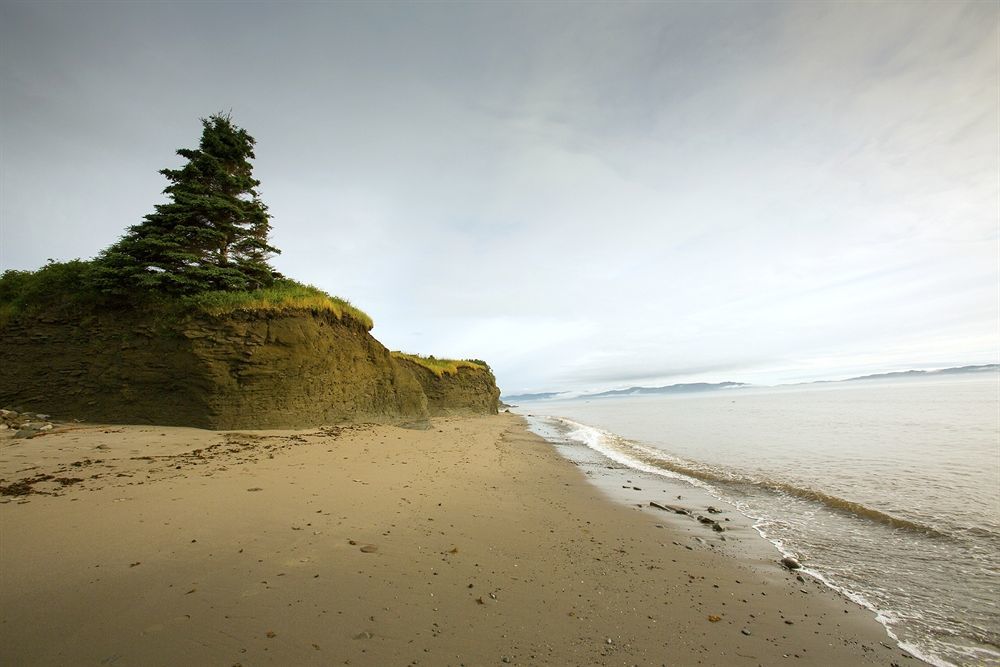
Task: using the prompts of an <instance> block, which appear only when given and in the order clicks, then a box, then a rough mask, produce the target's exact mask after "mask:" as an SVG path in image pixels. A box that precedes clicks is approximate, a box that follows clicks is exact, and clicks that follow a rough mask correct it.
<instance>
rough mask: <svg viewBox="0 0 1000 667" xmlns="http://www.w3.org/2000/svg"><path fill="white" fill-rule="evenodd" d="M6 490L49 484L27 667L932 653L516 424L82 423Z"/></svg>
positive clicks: (24, 657)
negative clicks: (613, 494)
mask: <svg viewBox="0 0 1000 667" xmlns="http://www.w3.org/2000/svg"><path fill="white" fill-rule="evenodd" d="M0 479H2V480H3V481H2V482H0V485H3V486H5V487H10V485H11V484H12V483H16V482H18V481H21V480H27V481H26V483H25V484H24V485H22V486H21V487H20V489H21V490H24V489H25V487H30V488H31V489H32V490H33V491H34V492H33V493H30V494H28V495H5V496H0V502H2V503H3V504H0V531H2V532H0V663H2V664H5V665H66V664H74V665H118V666H121V665H178V664H185V665H227V666H228V665H242V666H244V667H250V666H251V665H293V664H295V665H339V664H350V665H414V664H419V665H463V664H464V665H485V664H498V665H499V664H515V665H517V664H520V665H539V664H551V665H697V664H702V665H780V664H789V665H792V664H794V665H869V664H872V665H886V666H888V665H891V664H893V663H896V664H898V665H916V664H922V663H919V661H917V660H916V659H913V658H911V657H909V656H907V655H906V654H904V653H903V652H901V651H900V650H899V649H898V648H895V647H894V646H892V645H891V644H892V643H891V641H890V640H889V638H888V637H887V636H886V634H885V631H884V630H883V628H882V627H881V626H880V625H878V624H877V623H876V621H875V620H874V617H873V615H872V614H871V613H870V612H868V611H866V610H864V609H862V608H860V607H858V606H857V605H855V604H854V603H852V602H850V601H848V600H846V599H844V598H842V597H839V596H837V595H836V594H835V593H833V592H832V591H829V590H827V589H825V588H823V587H822V586H820V585H819V584H817V583H815V582H811V581H810V580H808V579H806V580H805V581H798V580H797V579H796V575H795V574H794V573H790V572H788V571H786V570H784V569H783V568H781V567H780V566H779V565H778V564H777V558H776V554H775V558H774V559H773V560H767V559H756V560H755V559H753V558H738V557H735V556H734V555H733V553H732V551H733V549H732V545H733V544H735V543H739V541H740V539H738V538H739V533H740V531H739V530H738V529H737V528H736V527H735V526H734V530H733V531H732V534H731V536H730V538H731V539H730V540H729V541H728V542H726V543H725V546H726V548H725V549H723V548H717V547H718V544H720V543H718V542H714V541H713V540H717V539H718V537H719V535H717V534H715V533H714V531H711V530H710V529H708V528H706V527H704V526H692V527H690V528H685V529H682V528H679V527H678V526H677V525H676V524H675V523H670V522H667V521H665V515H666V513H663V512H662V511H661V510H656V509H655V508H649V507H648V500H657V501H661V500H662V498H654V497H650V498H648V499H646V498H645V497H644V496H643V495H642V494H643V492H644V491H642V490H641V489H640V490H635V489H630V490H629V491H630V492H634V493H635V494H636V495H635V503H634V505H633V506H632V507H631V508H630V507H628V506H625V505H622V504H620V503H615V502H613V501H611V500H610V499H609V498H608V496H607V495H606V494H605V493H604V492H603V491H602V490H601V489H600V488H598V486H597V485H594V484H591V483H590V482H589V481H588V479H587V475H585V474H584V472H582V471H581V469H580V467H578V466H576V465H574V464H573V463H570V462H568V461H567V460H565V459H563V458H561V457H560V456H559V455H558V453H557V452H556V450H555V449H554V448H553V447H552V446H551V445H550V444H549V443H547V442H546V441H544V440H542V439H540V438H538V437H537V436H535V435H533V434H531V433H529V432H527V431H526V430H525V428H524V422H523V420H522V419H521V418H520V417H518V416H515V415H509V414H505V415H500V416H496V417H482V418H463V419H441V420H435V421H434V423H433V427H432V428H431V429H429V430H426V431H420V430H406V429H401V428H396V427H389V426H361V427H349V428H343V429H339V428H329V429H307V430H303V431H296V432H291V431H268V432H262V431H258V432H252V433H217V432H210V431H201V430H197V429H181V428H160V427H148V426H145V427H143V426H128V427H121V426H116V427H95V426H82V425H80V426H75V427H69V428H62V429H57V430H56V431H55V432H52V433H50V434H47V435H44V436H40V437H36V438H32V439H30V440H13V439H10V438H3V439H0ZM31 480H37V481H34V482H32V481H31ZM72 480H81V481H72ZM16 488H17V487H15V489H16ZM50 494H51V495H50ZM636 505H643V508H642V509H640V508H639V507H637V506H636ZM702 529H704V530H705V531H706V532H705V533H704V534H702V533H698V532H697V531H698V530H702ZM727 549H728V551H727Z"/></svg>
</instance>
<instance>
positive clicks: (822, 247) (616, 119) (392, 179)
mask: <svg viewBox="0 0 1000 667" xmlns="http://www.w3.org/2000/svg"><path fill="white" fill-rule="evenodd" d="M998 23H1000V22H998V10H997V8H996V6H995V5H993V4H990V3H967V4H965V3H941V4H934V3H921V4H902V3H897V4H865V5H842V4H841V5H837V4H827V5H823V4H816V3H804V4H798V5H796V4H792V3H788V4H780V3H762V4H753V3H743V4H731V3H728V4H727V3H709V4H704V3H701V4H698V3H670V4H639V3H635V4H628V5H622V4H620V3H613V4H612V3H608V4H597V3H585V4H579V5H565V4H555V3H552V4H537V5H523V4H520V5H507V4H500V3H497V4H472V3H470V4H465V5H455V4H426V3H421V4H414V5H401V4H375V3H371V4H311V5H294V6H288V5H278V4H264V3H256V4H247V5H238V6H236V5H230V4H204V5H194V4H183V3H182V4H166V3H163V4H152V3H143V4H129V5H126V4H121V3H86V4H83V3H80V4H55V3H48V4H39V3H10V2H8V3H4V4H2V5H0V92H2V95H0V114H2V135H0V150H2V154H0V160H2V165H0V166H2V174H0V185H2V193H3V196H2V198H0V267H2V268H34V267H37V266H38V265H40V264H41V263H43V262H44V261H45V259H46V258H48V257H53V258H56V259H68V258H71V257H75V256H90V255H93V254H94V253H96V252H98V251H99V250H100V249H101V248H102V247H104V246H106V245H107V244H109V243H111V242H112V241H114V240H115V238H117V236H118V235H119V234H120V233H121V232H122V230H124V228H125V227H127V226H128V225H130V224H134V223H135V222H137V221H138V220H139V219H141V217H142V216H143V215H144V214H146V213H148V212H149V211H150V210H152V206H153V204H154V203H156V202H157V201H159V198H160V194H159V193H160V190H161V189H162V186H163V182H162V179H161V177H160V176H159V175H158V174H157V173H156V172H157V170H158V169H160V168H162V167H164V166H168V165H171V164H175V163H176V158H175V157H174V156H173V151H174V150H175V149H176V148H178V147H181V146H188V145H191V144H193V143H194V142H195V141H196V139H197V133H198V123H197V118H198V117H199V116H205V115H207V114H210V113H212V112H214V111H216V110H220V109H230V108H231V109H232V110H233V113H234V116H235V118H236V120H237V122H238V123H240V124H241V125H243V126H244V127H246V128H247V129H248V130H249V131H250V132H251V134H253V135H254V136H255V137H256V138H257V139H258V151H257V156H258V159H257V175H258V177H259V178H260V179H261V180H262V182H263V186H262V192H263V196H264V199H265V201H266V202H267V203H268V204H269V206H270V207H271V211H272V213H273V214H274V216H275V220H274V225H275V239H274V240H275V242H276V244H277V245H278V246H279V247H281V248H282V249H283V250H284V253H283V254H282V255H281V256H280V257H279V258H277V259H276V264H277V266H278V268H279V269H281V270H282V271H284V272H286V273H288V274H290V275H293V276H296V277H299V278H300V279H303V280H306V281H309V282H313V283H315V284H317V285H319V286H321V287H323V288H325V289H327V290H329V291H331V292H333V293H336V294H340V295H342V296H345V297H347V298H350V299H351V300H352V301H354V302H355V303H357V304H358V305H359V306H361V307H362V308H365V309H366V310H368V311H369V312H370V313H371V314H372V315H373V316H374V318H375V320H376V325H377V326H376V330H375V333H376V335H377V336H379V337H380V339H381V340H383V341H384V342H386V344H388V345H389V346H390V347H393V348H404V349H408V350H413V351H424V352H429V353H433V354H437V355H441V356H449V355H455V356H473V357H482V358H487V359H489V360H490V361H491V362H492V363H493V365H494V367H495V369H496V371H497V374H498V377H499V378H500V381H501V384H502V385H503V386H504V389H505V390H507V391H521V390H533V389H546V388H550V387H551V388H556V389H564V388H568V389H572V388H577V387H578V386H580V385H582V384H587V383H596V384H600V385H602V386H601V387H597V388H610V387H613V386H619V385H620V384H623V383H627V382H633V381H638V380H642V379H645V378H648V379H650V380H651V381H665V382H666V381H690V380H698V379H708V380H724V379H737V380H741V379H746V380H753V381H766V380H778V379H782V378H785V377H793V376H794V377H796V378H798V377H800V376H802V375H803V374H807V375H808V374H810V373H812V374H813V375H814V376H815V377H823V376H829V375H835V374H851V373H853V372H854V371H867V370H869V369H874V370H884V369H885V368H883V366H888V367H895V366H894V365H895V364H899V365H902V366H908V365H915V364H921V363H924V362H925V360H931V359H956V360H960V361H962V362H963V363H966V362H967V363H973V362H990V361H997V358H996V356H997V349H996V345H995V340H996V337H997V335H998V334H1000V331H998V329H997V322H998V318H1000V312H998V306H997V304H998V300H1000V294H998V288H997V284H998V282H1000V269H998V263H997V260H996V248H997V242H998V231H997V221H998V216H1000V212H998V210H997V200H998V199H997V198H998V190H997V182H998V180H1000V179H998V176H1000V163H998V161H1000V151H998V150H997V149H996V147H997V146H998V143H1000V129H998V120H997V118H998V112H1000V109H998V103H997V100H998V97H1000V91H998V83H997V81H998V74H1000V73H998V67H997V62H998V47H997V43H998V35H997V26H998ZM879 364H881V365H882V366H879ZM644 369H657V370H656V371H655V372H653V371H649V373H650V374H649V375H648V376H646V375H641V374H642V373H646V372H647V371H646V370H644ZM729 373H740V374H741V375H740V377H731V376H729V375H728V374H729ZM723 374H725V375H726V377H722V375H723ZM658 376H659V377H658ZM668 376H670V377H668Z"/></svg>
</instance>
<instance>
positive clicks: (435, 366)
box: [392, 352, 490, 377]
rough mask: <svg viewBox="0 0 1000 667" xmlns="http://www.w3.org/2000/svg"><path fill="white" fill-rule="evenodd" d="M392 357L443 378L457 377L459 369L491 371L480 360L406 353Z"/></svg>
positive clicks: (399, 353) (395, 354) (395, 353)
mask: <svg viewBox="0 0 1000 667" xmlns="http://www.w3.org/2000/svg"><path fill="white" fill-rule="evenodd" d="M392 356H393V357H395V358H396V359H406V360H407V361H412V362H413V363H415V364H417V365H419V366H423V367H424V368H426V369H427V370H429V371H430V372H431V373H434V375H436V376H438V377H441V376H442V375H444V374H445V373H447V374H448V375H457V374H458V369H459V368H473V369H479V370H487V371H488V370H490V367H489V365H488V364H487V363H486V362H485V361H481V360H479V359H438V358H436V357H432V356H431V357H422V356H420V355H419V354H407V353H405V352H393V353H392Z"/></svg>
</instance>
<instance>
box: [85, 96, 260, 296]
mask: <svg viewBox="0 0 1000 667" xmlns="http://www.w3.org/2000/svg"><path fill="white" fill-rule="evenodd" d="M201 122H202V125H203V131H202V135H201V143H200V144H199V146H198V148H195V149H187V148H182V149H180V150H178V151H177V154H178V155H180V156H181V157H183V158H186V159H187V163H186V164H185V165H184V166H183V167H181V168H180V169H162V170H161V171H160V173H161V174H163V175H164V176H166V178H167V180H168V181H169V182H170V184H169V185H168V186H167V187H166V188H165V189H164V190H163V192H164V194H166V195H168V196H169V197H170V201H169V202H168V203H166V204H158V205H157V206H156V212H155V213H150V214H149V215H147V216H146V217H145V219H144V221H143V222H142V223H140V224H138V225H134V226H132V227H130V228H129V230H128V232H127V233H126V234H125V235H124V236H123V237H122V238H121V239H120V240H119V241H118V242H117V243H115V244H114V245H113V246H111V247H110V248H108V249H107V250H105V251H104V252H103V253H102V254H101V256H100V257H99V258H98V264H99V265H100V267H101V269H102V271H101V274H102V277H101V282H102V283H103V286H104V288H105V289H106V290H108V291H112V292H122V291H131V290H134V289H140V290H153V291H158V292H167V293H172V294H192V293H197V292H202V291H207V290H250V289H256V288H258V287H265V286H268V285H270V284H271V283H272V282H273V281H274V271H273V269H272V268H271V267H270V266H269V264H268V257H269V256H270V255H272V254H277V253H278V252H279V251H278V250H277V249H276V248H274V247H273V246H271V245H270V243H269V241H268V235H269V233H270V230H271V224H270V217H271V216H270V215H269V214H268V212H267V206H266V205H264V203H263V202H262V201H261V200H260V197H259V195H258V193H257V187H258V186H259V185H260V181H258V180H256V179H255V178H254V177H253V167H252V165H251V164H250V160H251V159H253V158H254V153H253V147H254V143H255V142H254V139H253V137H251V136H250V135H249V134H247V132H246V130H243V129H241V128H239V127H237V126H235V125H233V123H232V119H231V118H230V116H229V115H228V114H215V115H213V116H211V117H209V118H207V119H202V121H201Z"/></svg>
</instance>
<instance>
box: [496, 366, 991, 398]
mask: <svg viewBox="0 0 1000 667" xmlns="http://www.w3.org/2000/svg"><path fill="white" fill-rule="evenodd" d="M990 371H992V372H998V371H1000V364H985V365H982V366H957V367H955V368H941V369H939V370H934V371H895V372H892V373H876V374H874V375H859V376H858V377H853V378H847V379H845V380H816V381H814V382H805V383H801V384H829V383H834V382H858V381H865V380H896V379H901V378H909V377H927V376H937V375H963V374H968V373H987V372H990ZM750 386H752V385H749V384H746V383H744V382H691V383H687V384H671V385H666V386H663V387H629V388H628V389H613V390H611V391H602V392H600V393H596V394H578V395H577V394H573V393H572V392H568V391H545V392H540V393H536V394H515V395H512V396H502V397H501V399H502V400H503V401H505V402H507V403H511V402H513V401H544V400H547V399H552V398H559V397H563V398H574V399H580V398H586V399H590V398H612V397H615V396H647V395H649V394H684V393H694V392H703V391H716V390H720V389H735V388H738V387H750Z"/></svg>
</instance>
